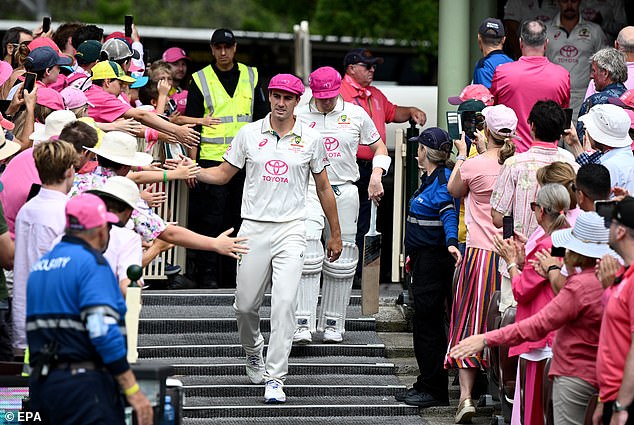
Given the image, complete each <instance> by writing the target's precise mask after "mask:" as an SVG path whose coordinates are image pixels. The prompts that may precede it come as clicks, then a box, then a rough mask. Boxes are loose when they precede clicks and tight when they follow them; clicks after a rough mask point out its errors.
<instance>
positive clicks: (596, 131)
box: [564, 104, 634, 193]
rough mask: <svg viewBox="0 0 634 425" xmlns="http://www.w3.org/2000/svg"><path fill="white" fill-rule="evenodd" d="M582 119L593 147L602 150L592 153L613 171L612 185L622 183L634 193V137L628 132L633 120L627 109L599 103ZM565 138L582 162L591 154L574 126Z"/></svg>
mask: <svg viewBox="0 0 634 425" xmlns="http://www.w3.org/2000/svg"><path fill="white" fill-rule="evenodd" d="M579 121H580V122H581V123H583V126H584V127H585V129H586V132H585V137H587V138H588V141H589V142H590V145H591V146H592V148H593V149H595V150H597V151H599V152H601V154H600V155H599V154H598V155H593V156H592V157H593V158H597V157H599V158H598V161H599V163H601V164H603V165H605V167H606V168H607V169H608V170H609V171H610V184H611V185H612V187H615V186H618V187H622V188H624V189H627V190H628V191H629V192H630V193H634V157H633V156H632V150H631V145H632V139H631V138H630V136H629V134H628V133H629V130H630V125H631V123H632V121H631V119H630V117H629V115H628V114H627V112H625V110H623V108H621V107H619V106H616V105H612V104H599V105H595V106H593V107H592V109H590V111H589V112H588V113H587V114H585V115H583V116H581V117H579ZM564 140H565V142H566V143H567V144H568V145H569V146H570V148H571V150H572V153H573V154H574V155H575V158H576V159H577V162H581V160H580V158H583V157H586V158H587V157H588V156H587V155H588V154H587V153H585V152H584V151H583V147H582V144H581V142H580V141H579V138H578V137H577V134H576V133H575V132H574V129H570V130H568V131H567V133H566V136H565V137H564ZM584 140H585V139H584Z"/></svg>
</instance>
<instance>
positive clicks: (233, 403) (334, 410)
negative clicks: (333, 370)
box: [183, 389, 418, 420]
mask: <svg viewBox="0 0 634 425" xmlns="http://www.w3.org/2000/svg"><path fill="white" fill-rule="evenodd" d="M186 403H187V405H186V406H185V407H184V408H183V416H185V417H188V418H205V417H248V418H256V417H303V416H326V417H329V416H358V415H362V416H401V415H413V414H415V413H416V412H417V411H418V408H417V407H413V406H408V405H406V404H400V403H396V402H395V401H394V398H393V397H387V396H372V397H366V396H361V397H354V396H353V397H330V396H311V397H289V398H288V399H287V401H286V403H284V404H279V405H270V404H265V403H264V391H263V389H262V391H261V395H259V396H254V397H227V398H222V397H221V398H219V397H213V398H211V397H188V398H187V399H186ZM296 420H297V419H296Z"/></svg>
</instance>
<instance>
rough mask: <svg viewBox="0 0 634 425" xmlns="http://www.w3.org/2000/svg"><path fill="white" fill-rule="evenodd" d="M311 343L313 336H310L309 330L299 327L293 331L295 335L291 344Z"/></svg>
mask: <svg viewBox="0 0 634 425" xmlns="http://www.w3.org/2000/svg"><path fill="white" fill-rule="evenodd" d="M311 342H313V336H312V335H311V334H310V330H309V329H308V328H307V327H305V326H301V327H299V328H297V329H295V334H294V335H293V344H310V343H311Z"/></svg>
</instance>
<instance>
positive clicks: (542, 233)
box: [494, 184, 570, 425]
mask: <svg viewBox="0 0 634 425" xmlns="http://www.w3.org/2000/svg"><path fill="white" fill-rule="evenodd" d="M530 205H531V209H532V210H533V213H534V214H535V218H536V220H537V224H538V225H539V228H538V229H537V230H536V231H535V233H534V235H531V236H530V237H529V238H528V241H527V242H526V245H525V246H524V247H523V249H521V248H520V247H519V246H518V244H517V243H516V242H514V241H513V240H511V239H506V240H503V239H501V238H500V237H499V236H496V237H495V238H494V247H495V249H496V251H497V252H498V253H499V254H500V256H501V257H502V258H504V260H505V261H506V263H507V270H508V272H509V275H510V277H511V283H512V285H513V296H514V297H515V300H516V301H517V313H516V315H515V320H516V321H517V322H519V321H521V320H523V319H526V318H529V317H531V316H533V315H535V314H537V313H538V312H539V311H540V310H541V309H542V308H543V307H544V306H545V305H546V304H548V303H549V302H550V301H551V300H552V299H553V298H555V293H554V292H553V290H552V288H551V285H550V282H549V281H548V279H546V278H544V277H542V276H540V275H539V274H538V273H537V271H536V270H535V269H534V268H533V266H532V264H531V261H532V260H536V259H537V258H536V256H535V255H536V253H538V252H541V251H542V250H543V249H546V250H548V251H550V249H551V248H552V240H551V237H550V235H551V233H552V232H554V231H555V230H559V229H563V228H565V227H570V226H569V224H568V221H567V220H566V213H567V212H568V210H569V208H570V195H569V194H568V191H567V190H566V188H565V187H564V186H562V185H560V184H546V185H544V186H542V187H541V188H540V189H539V192H537V200H536V202H531V204H530ZM554 338H555V332H554V331H553V332H550V333H548V334H546V335H543V336H542V338H541V339H539V340H537V341H525V342H522V343H520V344H519V345H515V346H512V347H511V348H510V350H509V355H510V356H517V355H519V356H520V363H522V362H526V376H525V380H524V382H523V388H524V400H523V402H524V403H523V404H524V412H523V418H522V417H521V416H522V412H521V409H520V406H521V404H522V403H521V399H520V385H519V383H520V382H522V381H521V380H520V368H519V366H518V371H517V375H518V377H517V380H516V382H517V383H518V384H517V385H516V386H515V398H514V402H513V414H512V416H511V423H512V424H520V423H524V424H531V425H543V409H542V397H541V378H542V376H543V368H544V366H545V363H546V360H547V359H549V358H550V357H552V349H551V347H552V345H553V340H554ZM522 359H523V360H522Z"/></svg>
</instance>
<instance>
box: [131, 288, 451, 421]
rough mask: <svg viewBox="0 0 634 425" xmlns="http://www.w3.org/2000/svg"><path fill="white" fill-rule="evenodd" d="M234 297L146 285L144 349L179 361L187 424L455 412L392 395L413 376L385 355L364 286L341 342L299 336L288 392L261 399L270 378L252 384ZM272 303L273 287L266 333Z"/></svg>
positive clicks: (144, 355) (404, 417)
mask: <svg viewBox="0 0 634 425" xmlns="http://www.w3.org/2000/svg"><path fill="white" fill-rule="evenodd" d="M232 303H233V293H228V292H226V291H225V292H223V291H222V290H217V291H201V290H190V291H147V292H145V293H144V294H143V310H142V313H141V321H140V324H139V333H140V336H139V356H140V358H141V359H152V360H153V361H160V362H165V363H168V364H171V365H173V366H174V367H175V370H176V374H177V376H176V377H177V378H178V379H180V380H181V381H182V382H183V384H184V388H183V389H184V394H185V401H184V407H183V417H184V418H183V423H184V424H187V425H190V424H191V425H194V424H196V425H198V424H200V425H202V424H205V425H206V424H228V425H231V424H247V423H249V424H252V423H259V424H298V423H301V424H303V425H310V424H364V425H372V424H392V423H398V424H399V425H410V424H411V425H414V424H444V423H452V422H453V421H451V422H443V421H436V420H434V419H433V417H430V418H429V420H427V419H424V418H422V417H421V416H420V415H419V413H420V412H419V409H418V408H416V407H412V406H408V405H405V404H403V403H398V402H397V401H396V400H395V399H394V395H395V394H397V393H400V392H402V391H404V390H405V389H406V386H405V385H404V384H403V383H402V382H401V381H400V380H399V378H398V377H397V376H396V373H397V371H398V370H397V367H396V366H395V365H394V364H393V363H392V362H391V361H390V359H388V358H387V357H386V356H387V350H386V346H385V344H384V343H383V341H382V340H381V339H380V338H379V336H378V334H377V332H376V329H377V319H375V318H374V317H363V316H362V315H361V305H360V296H359V295H358V294H353V296H352V298H351V302H350V306H349V307H348V319H347V323H346V329H347V330H348V331H347V332H346V335H345V337H344V342H343V343H341V344H322V343H321V342H320V341H321V335H320V334H317V335H316V337H315V338H314V340H315V341H319V342H316V343H313V344H309V345H303V346H294V347H293V350H292V352H291V357H290V366H289V375H288V376H287V379H286V383H285V386H284V390H285V392H286V394H287V397H288V401H287V402H286V403H285V404H282V405H267V404H264V402H263V394H264V386H263V385H252V384H251V383H250V381H249V380H248V379H247V377H246V375H245V371H244V364H245V363H244V362H245V359H244V353H243V350H242V347H241V346H240V343H239V340H238V335H237V325H236V320H235V314H234V312H233V309H232V307H231V305H232ZM269 310H270V299H269V298H268V297H267V298H266V300H265V303H264V305H263V307H262V309H261V317H262V323H261V329H262V332H263V334H264V337H265V339H266V340H267V341H268V332H269V330H270V323H269V320H268V317H269ZM379 316H380V315H379ZM410 340H411V336H410ZM265 355H266V346H265ZM427 410H430V409H427ZM453 412H454V411H453V410H451V412H450V414H449V415H446V413H448V411H447V412H446V411H445V410H442V411H439V412H437V413H436V414H434V415H433V416H435V417H437V416H438V414H440V415H441V416H443V417H448V418H451V417H452V416H453ZM430 413H431V412H430ZM425 416H426V417H427V415H425ZM438 419H440V418H438Z"/></svg>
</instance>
